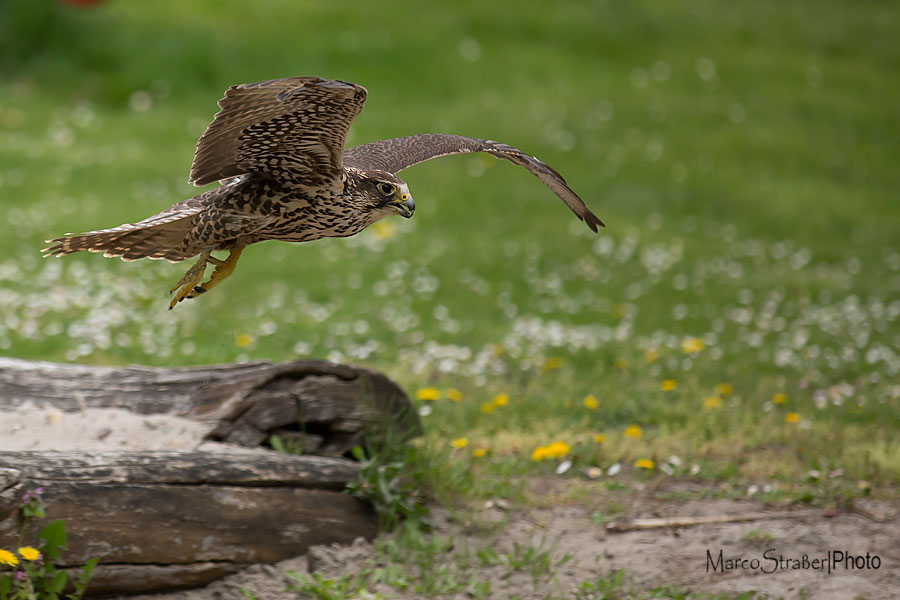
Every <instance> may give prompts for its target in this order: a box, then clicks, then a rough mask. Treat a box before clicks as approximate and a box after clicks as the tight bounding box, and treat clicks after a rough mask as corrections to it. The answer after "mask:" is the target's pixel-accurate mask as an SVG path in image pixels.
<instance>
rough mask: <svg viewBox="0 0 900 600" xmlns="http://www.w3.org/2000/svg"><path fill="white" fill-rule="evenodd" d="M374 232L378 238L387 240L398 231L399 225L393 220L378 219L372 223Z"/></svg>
mask: <svg viewBox="0 0 900 600" xmlns="http://www.w3.org/2000/svg"><path fill="white" fill-rule="evenodd" d="M372 232H373V233H374V234H375V239H376V240H386V239H388V238H390V237H393V235H394V234H395V233H397V226H396V225H394V223H393V221H387V220H385V221H378V222H377V223H375V224H374V225H372Z"/></svg>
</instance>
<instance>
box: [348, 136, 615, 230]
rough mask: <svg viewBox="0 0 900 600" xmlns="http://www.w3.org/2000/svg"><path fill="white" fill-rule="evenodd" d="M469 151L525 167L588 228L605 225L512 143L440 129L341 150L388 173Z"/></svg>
mask: <svg viewBox="0 0 900 600" xmlns="http://www.w3.org/2000/svg"><path fill="white" fill-rule="evenodd" d="M468 152H487V153H488V154H493V155H494V156H496V157H498V158H505V159H506V160H508V161H509V162H511V163H513V164H515V165H519V166H520V167H525V168H526V169H528V170H529V171H530V172H531V173H532V174H533V175H534V176H535V177H537V178H538V179H540V180H541V181H543V182H544V183H545V184H546V185H547V187H549V188H550V189H551V190H553V192H554V193H555V194H556V195H557V196H559V198H560V199H561V200H562V201H563V202H565V203H566V206H568V207H569V208H570V209H572V212H573V213H575V216H577V217H578V218H579V219H581V220H582V221H584V222H585V223H587V226H588V227H590V228H591V231H595V232H596V231H597V227H598V226H600V227H603V226H604V225H603V221H601V220H600V219H599V218H597V215H595V214H594V213H592V212H591V211H590V209H588V207H587V206H585V205H584V202H582V200H581V198H579V197H578V195H577V194H576V193H575V192H573V191H572V189H571V188H570V187H569V186H568V184H566V180H565V179H563V176H562V175H560V174H559V173H557V172H556V171H555V170H554V169H553V168H552V167H551V166H550V165H547V164H545V163H542V162H541V161H539V160H538V159H537V158H535V157H533V156H529V155H527V154H525V153H524V152H522V151H521V150H518V149H516V148H513V147H512V146H507V145H506V144H501V143H500V142H495V141H493V140H480V139H477V138H470V137H463V136H460V135H446V134H441V133H423V134H420V135H410V136H407V137H400V138H393V139H390V140H382V141H380V142H372V143H371V144H363V145H362V146H356V147H354V148H348V149H347V150H345V151H344V165H345V166H348V167H355V168H357V169H362V170H369V169H380V170H382V171H387V172H389V173H397V172H398V171H402V170H403V169H405V168H407V167H411V166H413V165H416V164H418V163H420V162H424V161H426V160H429V159H432V158H437V157H439V156H449V155H451V154H465V153H468Z"/></svg>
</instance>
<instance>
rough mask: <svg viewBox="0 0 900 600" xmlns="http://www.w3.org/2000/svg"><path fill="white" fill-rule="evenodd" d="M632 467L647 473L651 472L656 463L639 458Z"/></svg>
mask: <svg viewBox="0 0 900 600" xmlns="http://www.w3.org/2000/svg"><path fill="white" fill-rule="evenodd" d="M634 466H635V467H637V468H638V469H647V470H648V471H652V470H653V468H654V467H655V466H656V463H654V462H653V461H652V460H650V459H649V458H639V459H637V460H636V461H634Z"/></svg>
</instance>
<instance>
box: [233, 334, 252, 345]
mask: <svg viewBox="0 0 900 600" xmlns="http://www.w3.org/2000/svg"><path fill="white" fill-rule="evenodd" d="M234 343H235V345H237V347H238V348H249V347H250V346H252V345H253V336H252V335H250V334H249V333H239V334H236V335H235V336H234Z"/></svg>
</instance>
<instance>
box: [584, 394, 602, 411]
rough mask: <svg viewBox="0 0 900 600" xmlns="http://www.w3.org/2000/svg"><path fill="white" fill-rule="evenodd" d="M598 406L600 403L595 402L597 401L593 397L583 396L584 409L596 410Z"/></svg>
mask: <svg viewBox="0 0 900 600" xmlns="http://www.w3.org/2000/svg"><path fill="white" fill-rule="evenodd" d="M598 406H600V403H599V402H597V399H596V398H594V397H593V396H585V397H584V407H585V408H586V409H588V410H597V407H598Z"/></svg>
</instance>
